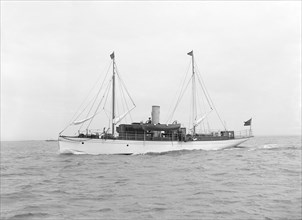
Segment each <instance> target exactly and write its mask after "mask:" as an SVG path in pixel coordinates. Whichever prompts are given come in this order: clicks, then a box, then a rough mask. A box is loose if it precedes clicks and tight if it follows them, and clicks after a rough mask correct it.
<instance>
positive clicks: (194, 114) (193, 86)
mask: <svg viewBox="0 0 302 220" xmlns="http://www.w3.org/2000/svg"><path fill="white" fill-rule="evenodd" d="M187 54H188V55H189V56H191V57H192V117H193V118H192V121H193V136H194V135H195V125H194V121H195V120H196V83H195V69H194V54H193V50H192V51H191V52H189V53H187Z"/></svg>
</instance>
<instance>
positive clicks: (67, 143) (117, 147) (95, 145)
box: [59, 137, 249, 155]
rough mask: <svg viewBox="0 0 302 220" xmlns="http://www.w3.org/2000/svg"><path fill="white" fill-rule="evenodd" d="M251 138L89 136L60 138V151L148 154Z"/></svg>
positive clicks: (223, 145)
mask: <svg viewBox="0 0 302 220" xmlns="http://www.w3.org/2000/svg"><path fill="white" fill-rule="evenodd" d="M248 139H249V138H241V139H230V140H221V141H188V142H183V141H134V140H110V139H107V140H104V139H88V138H64V137H60V138H59V148H60V153H62V154H65V153H72V154H92V155H98V154H125V155H131V154H146V153H162V152H168V151H178V150H220V149H224V148H230V147H235V146H238V145H239V144H241V143H243V142H245V141H247V140H248Z"/></svg>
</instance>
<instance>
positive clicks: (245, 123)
mask: <svg viewBox="0 0 302 220" xmlns="http://www.w3.org/2000/svg"><path fill="white" fill-rule="evenodd" d="M251 124H252V119H250V120H247V121H245V122H244V126H250V125H251Z"/></svg>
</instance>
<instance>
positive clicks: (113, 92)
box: [110, 52, 115, 135]
mask: <svg viewBox="0 0 302 220" xmlns="http://www.w3.org/2000/svg"><path fill="white" fill-rule="evenodd" d="M110 58H111V59H112V62H113V65H112V66H113V68H112V69H113V73H112V135H114V118H115V69H114V67H115V59H114V52H112V54H110Z"/></svg>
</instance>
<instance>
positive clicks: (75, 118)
mask: <svg viewBox="0 0 302 220" xmlns="http://www.w3.org/2000/svg"><path fill="white" fill-rule="evenodd" d="M106 66H108V67H107V73H106V75H105V77H104V79H103V82H104V81H105V79H106V77H107V74H108V71H109V69H110V67H111V61H109V64H107V65H106ZM105 69H106V67H105V68H104V70H103V71H102V72H105ZM101 76H102V75H99V77H98V78H97V80H96V81H95V84H94V85H93V86H92V88H91V89H90V91H89V92H88V94H87V95H86V97H85V99H84V100H83V101H82V103H81V104H80V106H79V107H78V109H77V110H76V111H75V113H74V115H73V116H72V117H71V120H70V122H69V123H68V125H67V126H66V127H65V128H64V129H63V130H62V131H61V132H60V133H59V134H60V135H61V133H63V132H64V131H65V130H66V129H67V128H68V127H69V126H70V124H71V123H72V122H73V121H75V120H77V119H78V118H79V117H80V116H81V115H82V113H83V112H84V111H85V110H86V108H87V107H88V106H89V104H90V103H91V101H92V100H90V101H89V102H88V104H87V105H86V107H85V108H84V109H83V110H82V111H81V112H80V113H79V114H78V112H79V110H80V109H81V108H82V107H83V105H84V103H85V101H86V100H87V98H88V97H89V95H90V93H91V92H92V91H93V89H94V88H95V87H96V85H97V84H98V83H99V81H100V79H101ZM76 115H77V116H76Z"/></svg>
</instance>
